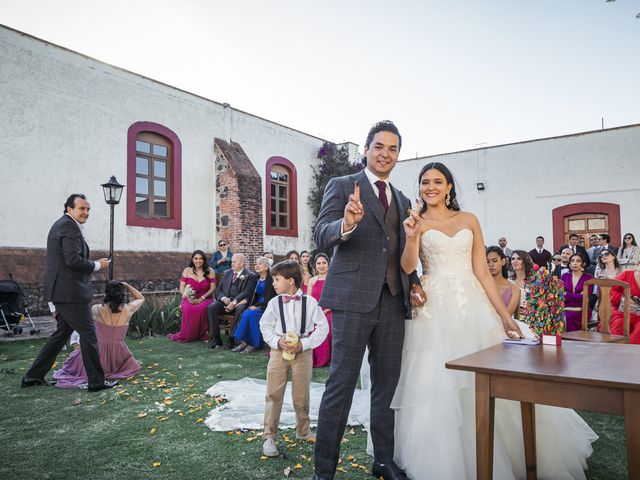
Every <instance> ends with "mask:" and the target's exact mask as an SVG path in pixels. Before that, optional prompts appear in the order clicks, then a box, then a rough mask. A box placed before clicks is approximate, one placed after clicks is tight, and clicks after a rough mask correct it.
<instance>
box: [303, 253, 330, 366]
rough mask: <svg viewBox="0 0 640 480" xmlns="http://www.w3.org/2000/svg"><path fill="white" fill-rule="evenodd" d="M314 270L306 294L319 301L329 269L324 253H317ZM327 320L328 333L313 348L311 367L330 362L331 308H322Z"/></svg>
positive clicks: (327, 258) (325, 364)
mask: <svg viewBox="0 0 640 480" xmlns="http://www.w3.org/2000/svg"><path fill="white" fill-rule="evenodd" d="M315 270H316V273H317V275H316V276H315V277H313V278H312V279H311V280H309V284H308V285H307V295H311V296H312V297H313V298H315V299H316V300H318V301H320V295H322V288H323V287H324V281H325V279H326V278H327V272H328V271H329V257H328V256H327V255H326V254H324V253H318V254H317V255H316V258H315ZM322 311H323V312H324V314H325V316H326V317H327V322H328V323H329V335H327V338H326V339H325V340H324V342H322V343H321V344H320V345H319V346H318V347H316V348H314V349H313V367H314V368H319V367H326V366H327V365H330V364H331V310H330V309H328V308H323V309H322Z"/></svg>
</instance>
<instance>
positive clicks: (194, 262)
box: [169, 250, 216, 343]
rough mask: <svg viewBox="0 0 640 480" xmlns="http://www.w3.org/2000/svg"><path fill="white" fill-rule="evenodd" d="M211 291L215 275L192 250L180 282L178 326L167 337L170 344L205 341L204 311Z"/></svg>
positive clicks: (205, 323) (213, 287) (200, 254)
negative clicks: (176, 330) (177, 328)
mask: <svg viewBox="0 0 640 480" xmlns="http://www.w3.org/2000/svg"><path fill="white" fill-rule="evenodd" d="M215 288H216V280H215V273H214V272H213V269H212V268H210V267H209V265H208V264H207V257H206V255H205V254H204V252H203V251H202V250H196V251H195V252H193V254H192V255H191V263H190V264H189V266H188V267H187V268H185V269H184V270H183V271H182V277H181V278H180V294H181V295H182V303H181V304H180V308H181V309H182V323H181V324H180V331H179V332H178V333H175V334H173V335H169V338H170V339H171V340H174V341H176V342H183V343H184V342H195V341H196V340H206V339H207V329H208V322H207V307H208V306H209V305H210V304H211V295H213V291H214V290H215Z"/></svg>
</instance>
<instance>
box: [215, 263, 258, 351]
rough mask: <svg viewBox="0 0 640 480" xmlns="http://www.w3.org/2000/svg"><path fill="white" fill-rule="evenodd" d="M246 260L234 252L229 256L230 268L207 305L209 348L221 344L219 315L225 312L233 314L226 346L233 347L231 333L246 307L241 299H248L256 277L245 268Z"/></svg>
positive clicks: (233, 341) (253, 288)
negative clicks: (211, 300)
mask: <svg viewBox="0 0 640 480" xmlns="http://www.w3.org/2000/svg"><path fill="white" fill-rule="evenodd" d="M245 263H246V260H245V258H244V255H243V254H241V253H236V254H234V255H233V257H231V268H230V269H229V270H225V271H224V273H223V274H222V279H221V281H220V283H219V284H218V285H217V287H216V291H215V293H214V297H215V301H214V302H213V303H212V304H211V305H209V306H208V307H207V318H208V321H209V344H208V347H209V348H218V347H221V346H222V337H221V335H220V316H221V315H224V314H225V313H232V314H233V322H232V323H231V329H230V330H229V339H228V340H227V348H229V349H232V348H234V347H235V340H234V338H233V334H234V333H235V331H236V327H237V326H238V319H239V318H240V316H241V315H242V312H244V310H245V309H246V308H247V305H248V304H247V302H245V303H242V304H240V302H242V300H245V299H247V301H248V300H249V299H250V296H251V295H253V291H254V290H255V289H256V283H257V281H258V277H257V276H256V275H254V273H253V272H251V271H250V270H247V269H246V268H245Z"/></svg>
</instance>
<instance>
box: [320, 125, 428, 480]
mask: <svg viewBox="0 0 640 480" xmlns="http://www.w3.org/2000/svg"><path fill="white" fill-rule="evenodd" d="M401 145H402V137H401V136H400V132H399V131H398V129H397V127H396V126H395V125H394V124H393V123H392V122H390V121H383V122H379V123H377V124H375V125H374V126H373V127H372V128H371V130H370V131H369V134H368V136H367V140H366V142H365V150H364V153H365V157H366V168H365V170H363V171H361V172H359V173H357V174H354V175H347V176H344V177H339V178H334V179H332V180H331V181H330V182H329V184H328V185H327V188H326V189H325V193H324V198H323V200H322V207H321V209H320V213H319V214H318V221H317V223H316V227H315V233H314V235H315V236H314V238H315V242H316V244H317V245H318V247H319V248H320V249H323V250H326V249H330V248H333V249H334V252H333V258H332V260H331V266H330V268H329V272H328V274H327V279H326V281H325V285H324V289H323V291H322V297H321V299H320V304H321V305H322V306H323V307H324V308H330V309H331V310H332V312H333V326H332V328H333V351H332V358H331V369H330V373H329V379H328V380H327V383H326V389H325V393H324V395H323V397H322V403H321V404H320V412H319V418H318V430H317V439H316V447H315V473H316V475H315V478H316V479H319V480H329V479H333V477H334V475H335V471H336V467H337V465H338V456H339V454H340V440H341V439H342V435H343V434H344V429H345V427H346V423H347V418H348V414H349V410H350V408H351V401H352V398H353V392H354V388H355V385H356V382H357V380H358V375H359V373H360V365H361V363H362V358H363V355H364V352H365V348H366V347H367V346H368V347H369V365H370V367H371V428H370V429H371V437H372V439H373V446H374V463H373V468H372V470H373V474H374V475H375V476H377V477H383V478H384V479H387V480H389V479H394V480H395V479H403V478H406V475H405V474H404V472H403V471H401V470H400V469H399V468H398V467H397V466H396V464H395V463H394V462H393V449H394V438H393V430H394V412H393V410H392V409H391V408H390V404H391V400H392V398H393V395H394V392H395V389H396V386H397V384H398V379H399V376H400V362H401V358H402V344H403V342H404V321H405V319H406V318H410V314H411V308H410V304H409V298H410V296H411V302H413V303H415V304H420V303H424V301H425V300H426V296H425V294H424V291H423V290H422V288H421V287H420V282H419V280H418V277H417V275H416V274H415V272H414V273H412V274H411V281H410V279H409V277H408V276H407V275H406V274H405V273H404V272H403V271H402V268H401V267H400V257H401V255H402V250H403V249H404V244H405V240H406V238H405V233H404V228H403V226H402V222H403V220H404V219H405V218H406V216H407V213H406V212H407V209H409V208H411V202H410V201H409V199H407V198H406V197H405V196H404V195H403V194H402V192H400V191H399V190H397V189H396V188H394V187H393V185H391V184H390V183H389V174H390V173H391V170H393V167H394V166H395V164H396V162H397V160H398V154H399V152H400V147H401ZM410 283H411V287H410V286H409V284H410Z"/></svg>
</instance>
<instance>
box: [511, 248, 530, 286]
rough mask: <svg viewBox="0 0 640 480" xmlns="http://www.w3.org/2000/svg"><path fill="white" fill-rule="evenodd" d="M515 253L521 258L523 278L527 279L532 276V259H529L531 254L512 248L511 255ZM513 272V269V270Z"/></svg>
mask: <svg viewBox="0 0 640 480" xmlns="http://www.w3.org/2000/svg"><path fill="white" fill-rule="evenodd" d="M513 254H516V255H518V256H519V257H520V259H521V260H522V265H523V266H524V280H525V282H526V281H529V280H531V277H532V276H533V260H532V259H531V255H529V254H528V253H527V252H525V251H524V250H514V251H513V252H511V255H513ZM511 264H512V265H513V260H511ZM514 272H515V270H514Z"/></svg>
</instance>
